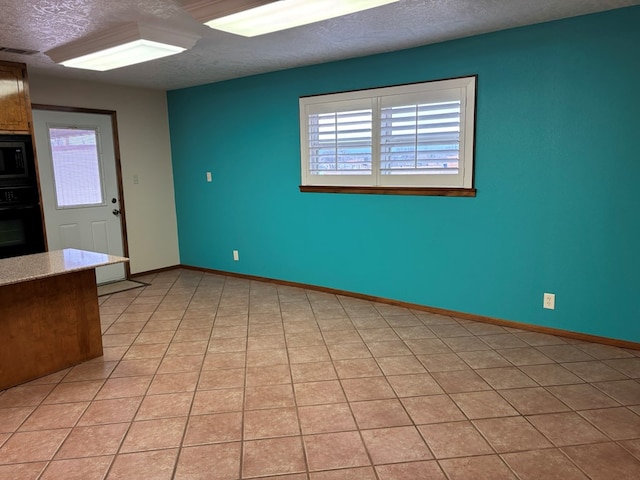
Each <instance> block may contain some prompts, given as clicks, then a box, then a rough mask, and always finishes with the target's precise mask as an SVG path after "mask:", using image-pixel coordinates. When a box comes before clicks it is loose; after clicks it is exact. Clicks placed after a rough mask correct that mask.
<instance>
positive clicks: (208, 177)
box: [207, 172, 213, 182]
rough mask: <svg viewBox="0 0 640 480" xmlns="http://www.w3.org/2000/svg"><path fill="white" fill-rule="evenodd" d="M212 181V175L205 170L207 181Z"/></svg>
mask: <svg viewBox="0 0 640 480" xmlns="http://www.w3.org/2000/svg"><path fill="white" fill-rule="evenodd" d="M212 181H213V176H212V175H211V172H207V182H212Z"/></svg>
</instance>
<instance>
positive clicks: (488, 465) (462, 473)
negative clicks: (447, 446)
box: [440, 455, 516, 480]
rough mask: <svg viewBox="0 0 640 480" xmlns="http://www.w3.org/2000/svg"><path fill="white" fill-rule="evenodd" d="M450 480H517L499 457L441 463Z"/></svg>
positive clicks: (471, 458) (458, 459) (492, 456)
mask: <svg viewBox="0 0 640 480" xmlns="http://www.w3.org/2000/svg"><path fill="white" fill-rule="evenodd" d="M440 466H441V467H442V469H443V470H444V471H445V473H446V474H447V476H448V478H449V479H450V480H470V479H473V480H516V476H515V475H514V474H513V473H512V472H511V470H509V468H508V467H507V466H506V465H505V463H504V462H503V461H502V460H501V459H500V457H498V456H497V455H484V456H480V457H465V458H451V459H447V460H442V461H440Z"/></svg>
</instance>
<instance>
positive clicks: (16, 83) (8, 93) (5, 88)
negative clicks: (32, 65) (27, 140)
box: [0, 61, 31, 134]
mask: <svg viewBox="0 0 640 480" xmlns="http://www.w3.org/2000/svg"><path fill="white" fill-rule="evenodd" d="M30 121H31V101H30V100H29V86H28V83H27V67H26V65H24V64H22V63H13V62H3V61H0V133H20V134H23V133H24V134H30V133H31V128H30V127H31V125H30Z"/></svg>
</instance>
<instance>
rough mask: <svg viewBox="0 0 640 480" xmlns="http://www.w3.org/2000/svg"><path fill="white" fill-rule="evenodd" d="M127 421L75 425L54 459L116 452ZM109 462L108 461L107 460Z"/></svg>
mask: <svg viewBox="0 0 640 480" xmlns="http://www.w3.org/2000/svg"><path fill="white" fill-rule="evenodd" d="M129 426H130V424H129V423H112V424H108V425H92V426H88V427H76V428H74V429H73V430H71V433H69V436H68V437H67V439H66V440H65V442H64V444H63V445H62V447H61V448H60V450H58V453H56V456H55V459H56V460H62V459H69V458H82V457H98V456H103V455H114V454H115V453H117V451H118V448H119V447H120V444H121V443H122V439H123V438H124V436H125V434H126V433H127V430H128V429H129ZM109 463H110V462H109Z"/></svg>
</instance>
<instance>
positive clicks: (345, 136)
mask: <svg viewBox="0 0 640 480" xmlns="http://www.w3.org/2000/svg"><path fill="white" fill-rule="evenodd" d="M475 87H476V77H475V76H473V77H464V78H456V79H451V80H441V81H434V82H426V83H420V84H411V85H402V86H395V87H386V88H378V89H373V90H360V91H356V92H346V93H337V94H330V95H318V96H313V97H303V98H301V99H300V135H301V146H302V151H301V159H302V161H301V168H302V185H301V190H302V191H339V192H346V193H348V192H349V187H358V188H357V190H355V191H357V192H358V193H394V192H393V191H392V190H398V192H397V193H406V192H403V191H402V189H410V190H411V193H413V194H423V195H430V194H433V195H455V194H456V192H459V193H460V194H461V195H466V196H473V195H475V189H474V186H473V160H474V158H473V154H474V128H475V127H474V121H475ZM332 187H339V190H332Z"/></svg>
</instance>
